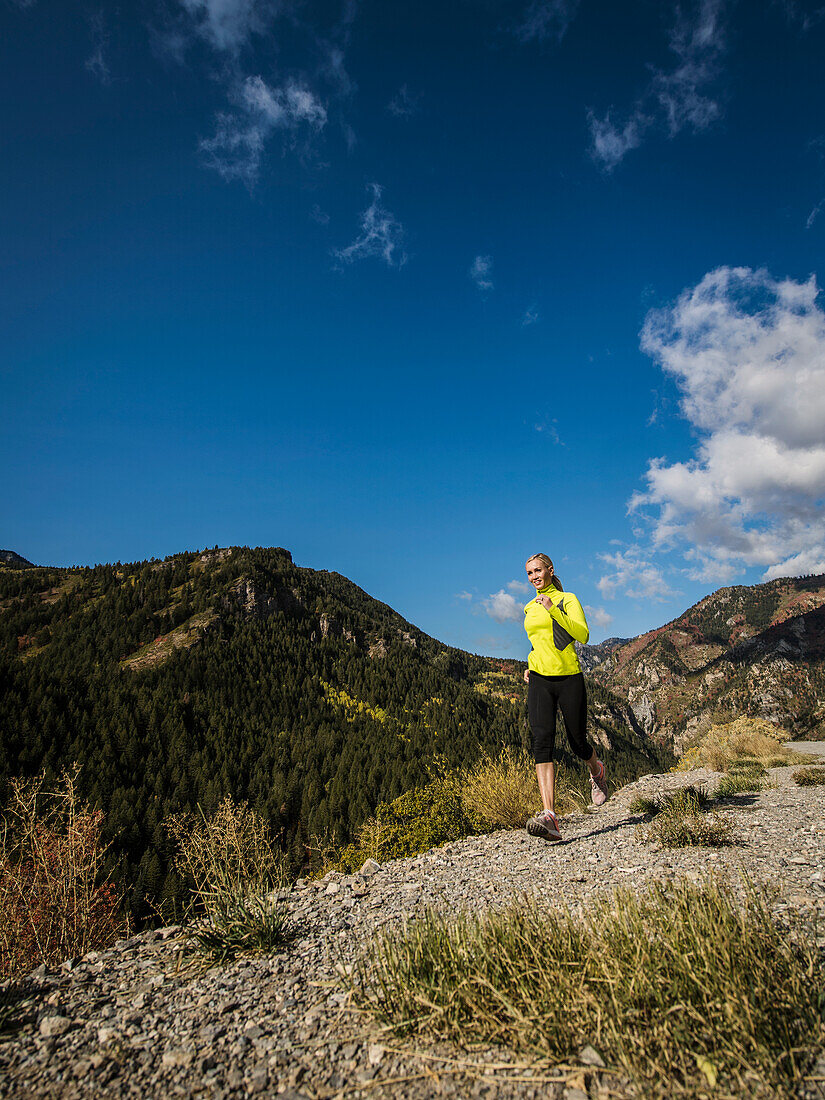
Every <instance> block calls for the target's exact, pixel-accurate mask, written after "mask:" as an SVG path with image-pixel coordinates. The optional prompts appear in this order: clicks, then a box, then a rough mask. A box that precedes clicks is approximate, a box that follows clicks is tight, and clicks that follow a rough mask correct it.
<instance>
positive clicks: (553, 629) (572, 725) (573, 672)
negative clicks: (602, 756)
mask: <svg viewBox="0 0 825 1100" xmlns="http://www.w3.org/2000/svg"><path fill="white" fill-rule="evenodd" d="M526 569H527V580H528V581H529V582H530V584H532V585H533V587H534V588H535V590H536V596H535V598H534V599H531V600H530V602H529V603H528V604H526V605H525V608H524V629H525V630H526V631H527V637H528V638H529V639H530V643H531V645H532V647H533V648H532V649H531V651H530V656H529V657H528V659H527V668H526V669H525V672H524V679H525V680H526V681H527V685H528V688H527V711H528V714H529V717H530V730H531V732H532V735H533V757H534V759H535V761H536V776H537V778H538V781H539V790H540V791H541V800H542V805H543V809H542V810H541V812H540V813H537V814H536V816H535V817H531V818H530V820H529V821H528V822H527V832H528V833H529V834H530V835H531V836H539V837H543V838H544V839H545V840H561V839H562V836H561V832H560V831H559V820H558V818H557V817H556V804H555V795H556V766H555V764H554V762H553V756H554V750H555V743H556V713H557V711H558V709H559V708H561V712H562V714H563V715H564V724H565V726H566V728H567V736H568V739H569V741H570V748H571V749H572V750H573V752H574V753H575V754H576V756H578V757H579V759H580V760H584V761H585V762H586V763H587V766H588V768H589V769H590V787H591V791H592V798H593V802H594V804H595V805H596V806H601V805H603V804H604V803H605V801H606V800H607V780H606V778H605V767H604V764H603V763H602V761H601V760H599V759H598V758H597V756H596V753H595V751H594V749H593V748H592V746H591V745H590V744H588V741H587V736H586V728H587V694H586V692H585V687H584V676H583V675H582V670H581V665H580V664H579V658H578V654H577V653H576V647H575V646H574V645H573V642H574V641H577V642H582V643H584V642H586V641H587V639H588V638H589V637H590V631H589V630H588V627H587V620H586V619H585V617H584V611H583V610H582V605H581V604H580V603H579V601H578V600H577V599H576V597H575V596H574V595H573V593H572V592H565V591H564V589H563V587H562V583H561V581H560V580H559V578H558V577H557V576H556V572H555V569H554V568H553V562H552V561H551V560H550V558H548V556H547V555H546V554H534V555H533V556H532V557H531V558H528V559H527V563H526Z"/></svg>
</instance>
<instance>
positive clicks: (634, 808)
mask: <svg viewBox="0 0 825 1100" xmlns="http://www.w3.org/2000/svg"><path fill="white" fill-rule="evenodd" d="M627 809H628V811H629V812H630V813H631V814H644V816H645V817H653V815H654V814H655V813H657V812H658V806H657V805H656V803H655V801H654V800H653V799H652V798H645V797H644V796H643V795H636V797H635V798H634V799H632V801H631V803H630V805H629V806H628V807H627Z"/></svg>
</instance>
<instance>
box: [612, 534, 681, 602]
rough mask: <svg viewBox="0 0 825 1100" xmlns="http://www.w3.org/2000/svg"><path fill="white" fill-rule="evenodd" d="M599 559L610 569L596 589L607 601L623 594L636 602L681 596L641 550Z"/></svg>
mask: <svg viewBox="0 0 825 1100" xmlns="http://www.w3.org/2000/svg"><path fill="white" fill-rule="evenodd" d="M599 557H600V558H601V559H602V561H603V562H605V564H606V565H608V566H609V567H610V570H611V571H610V572H609V573H605V574H604V575H603V576H602V577H601V578H600V579H599V581H598V584H597V588H598V589H599V591H600V592H601V594H602V596H604V598H605V599H606V600H612V599H615V597H616V595H617V593H618V592H620V591H621V592H624V594H625V595H626V596H630V597H631V599H634V600H656V601H657V602H662V601H664V600H669V599H671V598H672V597H673V596H676V595H678V593H677V592H675V591H674V590H673V589H672V588H671V587H670V585H669V584H668V583H667V581H666V580H665V578H664V575H663V573H662V571H661V569H660V568H659V567H658V566H657V565H654V563H653V562H651V561H649V560H648V559H647V558H646V557H645V556H644V555H643V554H642V553H641V551H640V550H638V548H636V547H630V548H629V549H628V550H625V551H621V550H618V551H617V552H616V553H615V554H600V555H599Z"/></svg>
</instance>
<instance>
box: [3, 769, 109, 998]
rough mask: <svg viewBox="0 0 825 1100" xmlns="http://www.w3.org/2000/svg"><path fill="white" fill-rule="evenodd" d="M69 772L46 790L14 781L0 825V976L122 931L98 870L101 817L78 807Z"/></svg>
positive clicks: (33, 782) (52, 961) (99, 943)
mask: <svg viewBox="0 0 825 1100" xmlns="http://www.w3.org/2000/svg"><path fill="white" fill-rule="evenodd" d="M77 775H78V771H77V768H75V769H74V770H73V771H71V772H64V774H63V776H62V778H61V781H60V783H59V785H58V786H57V787H55V788H54V789H51V790H47V789H46V787H45V777H44V776H43V775H40V776H38V777H37V778H35V779H14V780H12V782H11V785H10V796H9V800H8V803H7V805H6V807H5V809H4V811H3V816H2V824H1V825H0V977H3V978H10V977H16V976H18V975H20V974H25V973H26V972H27V971H29V970H32V969H33V968H34V967H35V966H38V965H39V964H40V963H46V965H47V966H55V965H57V964H58V963H60V962H63V961H64V960H65V959H70V958H76V957H78V956H80V955H84V954H85V953H86V952H87V951H91V950H92V949H95V948H101V947H106V946H108V945H109V944H110V943H112V942H113V941H114V940H116V939H118V938H119V937H120V936H123V935H125V934H127V931H128V925H127V922H126V919H125V917H124V915H123V912H122V905H121V902H122V899H121V897H120V894H119V893H118V892H117V890H116V889H115V888H114V886H113V885H112V883H111V882H110V881H109V880H108V877H107V876H106V874H105V873H104V871H103V863H104V857H105V855H106V846H105V845H104V844H103V843H102V842H101V839H100V831H101V826H102V822H103V814H102V813H101V812H100V811H99V810H92V809H90V808H89V807H88V806H86V805H85V804H83V803H82V802H81V801H80V799H79V797H78V794H77Z"/></svg>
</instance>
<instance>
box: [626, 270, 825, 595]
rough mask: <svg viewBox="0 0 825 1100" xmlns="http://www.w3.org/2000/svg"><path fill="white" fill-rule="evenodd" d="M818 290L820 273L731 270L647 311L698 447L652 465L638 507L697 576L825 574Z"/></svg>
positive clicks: (652, 338) (823, 328)
mask: <svg viewBox="0 0 825 1100" xmlns="http://www.w3.org/2000/svg"><path fill="white" fill-rule="evenodd" d="M818 293H819V291H818V288H817V285H816V281H815V279H814V277H813V276H811V277H810V278H809V279H808V280H806V281H804V282H797V281H795V280H793V279H775V278H773V277H772V276H771V275H770V274H769V273H768V272H766V271H754V270H752V269H750V268H730V267H722V268H718V269H716V270H715V271H711V272H709V273H708V274H707V275H706V276H705V277H704V278H703V279H702V280H701V282H699V283H698V284H697V285H696V286H695V287H692V288H689V289H687V290H685V291H684V292H683V293H682V294H681V295H680V296H679V298H678V299H677V301H676V302H675V304H673V305H672V306H669V307H667V308H665V309H659V310H653V311H651V312H650V313H649V314H648V316H647V319H646V321H645V325H644V328H643V330H642V347H643V349H644V350H645V351H646V352H647V353H648V354H650V355H651V356H652V357H653V358H654V359H655V360H656V361H657V362H658V363H659V365H660V366H661V368H662V370H663V371H664V372H665V373H666V374H667V375H669V376H670V377H671V378H673V379H674V380H675V381H676V384H677V385H678V387H679V389H680V391H681V395H682V396H681V412H682V415H683V416H684V417H685V418H686V419H687V421H688V422H689V423H690V425H691V427H692V428H693V430H694V432H695V434H696V436H697V443H696V446H695V450H694V454H693V456H692V457H691V458H689V459H687V460H686V461H681V462H669V461H668V460H667V459H666V458H664V457H660V458H655V459H653V460H651V462H650V464H649V466H648V470H647V473H646V476H645V480H646V482H647V487H646V489H645V490H644V491H643V492H640V493H636V494H635V495H634V497H633V498H632V499H631V501H630V510H631V512H633V513H635V514H637V515H638V516H644V517H646V518H647V520H648V521H649V523H650V535H651V546H652V548H653V550H654V551H669V550H674V549H675V550H678V551H680V552H681V554H682V556H683V558H684V560H685V562H686V564H687V567H688V574H689V576H691V577H692V578H693V579H697V580H698V579H702V580H708V581H728V580H730V579H732V578H733V577H735V576H737V575H738V574H740V573H741V572H742V571H743V569H744V568H746V567H752V566H759V567H762V568H763V569H764V574H763V576H764V578H765V579H770V578H772V577H776V576H783V575H787V574H789V573H790V574H797V573H800V572H822V571H825V437H823V430H822V425H823V424H825V313H823V311H822V309H821V307H820V305H819V304H818V301H817V298H818ZM617 557H621V555H618V556H617Z"/></svg>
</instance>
